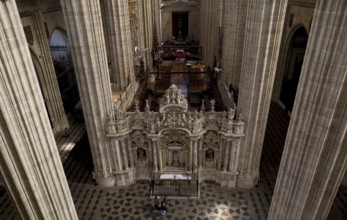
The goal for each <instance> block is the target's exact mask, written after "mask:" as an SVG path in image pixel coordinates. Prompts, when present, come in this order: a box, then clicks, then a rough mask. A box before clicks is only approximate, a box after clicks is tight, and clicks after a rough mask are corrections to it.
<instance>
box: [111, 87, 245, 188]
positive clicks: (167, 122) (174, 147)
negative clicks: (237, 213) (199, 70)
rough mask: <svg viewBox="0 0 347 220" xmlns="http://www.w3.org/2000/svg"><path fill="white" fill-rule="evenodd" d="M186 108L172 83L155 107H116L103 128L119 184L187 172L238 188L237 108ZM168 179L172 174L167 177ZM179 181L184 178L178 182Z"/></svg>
mask: <svg viewBox="0 0 347 220" xmlns="http://www.w3.org/2000/svg"><path fill="white" fill-rule="evenodd" d="M213 105H214V102H213V101H211V111H210V112H202V111H200V112H197V111H195V112H190V111H188V104H187V100H186V99H185V98H184V96H183V95H182V94H181V91H180V90H179V89H178V88H177V87H176V86H175V85H172V86H171V87H170V88H169V89H167V90H166V93H165V95H164V96H163V97H162V99H161V100H160V103H159V112H152V111H149V106H148V105H147V106H146V109H145V112H140V111H139V109H138V107H136V108H135V112H126V113H122V112H118V111H116V112H115V116H114V117H111V118H109V120H108V123H107V126H106V133H107V136H108V137H109V138H110V139H111V141H110V143H111V144H110V150H109V152H110V154H109V155H108V157H109V161H110V163H111V171H110V174H109V175H110V176H112V177H115V178H116V182H117V185H127V184H131V183H132V182H134V181H135V180H137V179H151V180H162V181H164V182H167V181H165V178H163V176H164V177H165V175H170V174H172V175H174V176H175V175H182V176H184V175H188V176H189V178H191V179H192V180H198V181H203V180H212V181H216V182H218V183H220V184H221V185H222V186H226V187H236V186H237V179H238V176H239V172H238V154H239V151H240V142H241V141H242V138H243V137H244V121H243V120H242V118H239V119H235V109H230V110H229V112H215V111H214V107H213ZM169 179H170V178H169ZM181 182H182V181H181Z"/></svg>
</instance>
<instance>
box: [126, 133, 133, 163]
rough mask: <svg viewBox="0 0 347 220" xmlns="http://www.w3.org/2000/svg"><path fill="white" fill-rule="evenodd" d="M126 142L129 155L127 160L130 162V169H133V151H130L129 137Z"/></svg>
mask: <svg viewBox="0 0 347 220" xmlns="http://www.w3.org/2000/svg"><path fill="white" fill-rule="evenodd" d="M127 141H128V146H127V148H128V153H129V160H130V167H134V166H135V163H134V157H133V151H132V146H131V140H130V137H129V136H128V138H127Z"/></svg>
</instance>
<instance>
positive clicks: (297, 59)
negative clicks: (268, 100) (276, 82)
mask: <svg viewBox="0 0 347 220" xmlns="http://www.w3.org/2000/svg"><path fill="white" fill-rule="evenodd" d="M307 41H308V33H307V32H306V30H305V28H304V27H300V28H298V29H297V30H296V31H295V33H294V34H293V36H292V39H291V41H290V44H289V48H288V52H287V60H286V64H285V69H284V75H283V81H282V87H281V92H280V97H279V99H280V101H281V102H282V103H283V104H284V106H285V110H286V111H288V112H291V111H292V109H293V105H294V101H295V95H296V90H297V87H298V83H299V79H300V73H301V67H302V64H303V60H304V56H305V51H306V46H307Z"/></svg>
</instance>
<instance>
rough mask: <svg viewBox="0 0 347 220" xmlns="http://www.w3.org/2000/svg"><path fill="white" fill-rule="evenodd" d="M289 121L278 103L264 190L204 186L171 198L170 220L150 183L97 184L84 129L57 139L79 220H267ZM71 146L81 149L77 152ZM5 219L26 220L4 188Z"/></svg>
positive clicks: (337, 213) (344, 198)
mask: <svg viewBox="0 0 347 220" xmlns="http://www.w3.org/2000/svg"><path fill="white" fill-rule="evenodd" d="M288 122H289V118H288V117H287V116H286V115H285V114H284V112H283V111H282V110H281V108H280V107H279V106H278V105H276V104H273V105H272V106H271V110H270V115H269V123H268V126H267V131H266V137H265V141H264V148H263V157H262V159H261V174H262V175H261V182H260V184H259V186H258V187H256V188H254V189H251V190H241V189H226V188H223V187H220V186H218V185H217V184H215V183H211V182H204V183H202V184H201V185H200V198H199V199H174V198H169V201H168V204H167V208H168V213H167V215H166V216H165V217H163V216H161V215H160V213H159V212H158V211H157V210H155V209H154V201H153V198H150V197H149V190H150V184H149V182H147V181H139V182H137V183H136V184H133V185H131V186H127V187H112V188H101V187H99V186H97V185H96V184H95V182H94V181H93V179H92V176H91V170H92V159H91V155H90V151H89V147H88V141H87V137H86V135H83V133H84V128H83V127H81V126H76V127H74V128H73V129H72V131H71V134H70V135H69V137H68V138H61V137H57V143H58V145H59V146H60V153H61V157H62V159H63V164H64V169H65V172H66V175H67V178H68V182H69V186H70V189H71V193H72V196H73V199H74V202H75V206H76V209H77V212H78V216H79V219H93V220H94V219H95V220H99V219H166V218H167V219H206V220H210V219H257V220H258V219H266V218H267V212H268V210H269V207H270V202H271V197H272V192H273V189H274V185H275V180H276V176H277V172H278V166H279V162H280V158H281V154H282V150H283V144H284V139H285V135H286V130H287V127H288ZM81 135H83V137H82V138H81V140H80V141H78V142H76V141H73V140H77V139H79V138H80V137H79V136H81ZM75 142H76V143H75ZM64 143H65V145H64ZM69 143H70V145H69ZM72 143H75V144H72ZM71 145H76V146H75V147H74V148H72V146H71ZM63 146H65V147H63ZM67 148H68V150H67ZM63 149H65V150H63ZM0 219H20V217H19V215H18V214H17V212H16V209H15V207H14V206H13V204H12V202H11V200H10V198H9V197H8V194H7V193H6V190H5V189H4V188H0ZM328 219H331V220H340V219H347V189H346V187H340V190H339V192H338V195H337V196H336V199H335V202H334V204H333V206H332V208H331V212H330V215H329V217H328Z"/></svg>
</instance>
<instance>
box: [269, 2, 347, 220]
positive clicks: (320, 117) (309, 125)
mask: <svg viewBox="0 0 347 220" xmlns="http://www.w3.org/2000/svg"><path fill="white" fill-rule="evenodd" d="M346 11H347V3H346V1H344V0H336V1H333V2H332V1H328V0H318V1H317V3H316V9H315V12H314V16H313V20H312V28H311V32H310V38H309V41H308V46H307V49H306V56H305V60H304V63H303V67H302V73H301V78H300V81H299V85H298V92H297V95H296V100H295V104H294V109H293V113H292V118H291V121H290V125H289V129H288V134H287V139H286V143H285V147H284V152H283V155H282V160H281V165H280V169H279V174H278V177H277V182H276V187H275V191H274V195H273V198H272V202H271V207H270V211H269V219H326V218H327V216H328V214H329V210H330V208H331V205H332V202H333V200H334V198H335V196H336V192H337V190H338V188H339V186H340V183H341V180H342V178H343V175H344V173H345V172H346V169H347V157H346V155H347V147H346V146H347V138H346V137H347V99H346V97H347V71H346V69H347V50H346V48H347V37H346V26H347V17H346Z"/></svg>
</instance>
